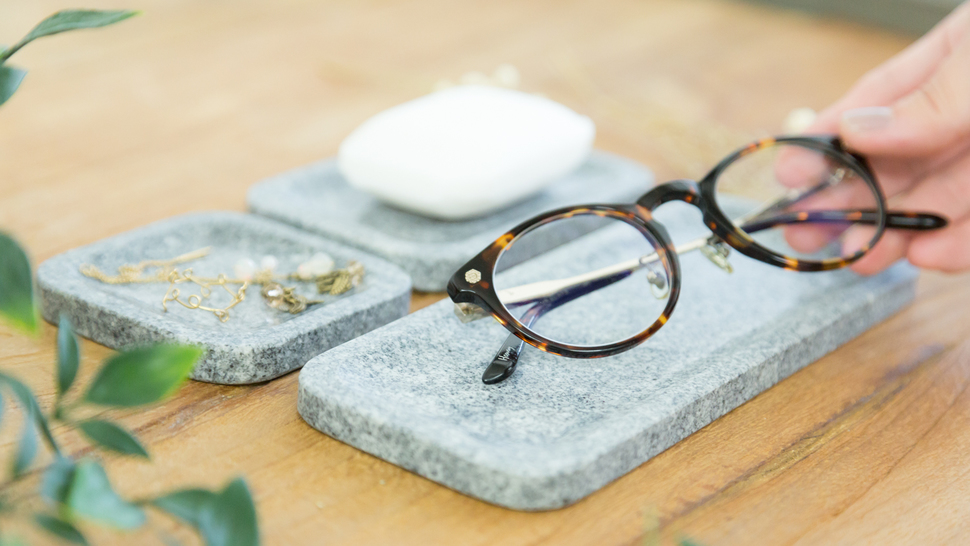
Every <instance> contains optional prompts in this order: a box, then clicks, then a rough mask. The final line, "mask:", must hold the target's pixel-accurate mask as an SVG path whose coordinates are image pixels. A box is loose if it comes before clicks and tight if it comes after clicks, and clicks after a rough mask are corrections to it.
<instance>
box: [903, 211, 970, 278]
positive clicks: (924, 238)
mask: <svg viewBox="0 0 970 546" xmlns="http://www.w3.org/2000/svg"><path fill="white" fill-rule="evenodd" d="M906 257H907V258H909V261H910V263H912V264H913V265H915V266H917V267H923V268H926V269H937V270H939V271H948V272H956V271H966V270H967V269H970V219H965V220H963V221H962V222H960V223H957V224H954V225H951V226H950V227H948V228H946V229H943V230H940V231H933V232H928V233H922V234H920V235H918V236H917V237H914V238H913V240H912V242H911V243H910V245H909V251H908V252H907V254H906Z"/></svg>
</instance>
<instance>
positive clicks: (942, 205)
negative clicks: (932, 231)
mask: <svg viewBox="0 0 970 546" xmlns="http://www.w3.org/2000/svg"><path fill="white" fill-rule="evenodd" d="M891 208H894V209H900V210H908V211H914V212H935V213H937V214H942V215H943V216H946V217H947V218H948V219H949V220H950V221H951V222H960V221H962V220H964V219H966V218H970V153H967V154H964V155H963V156H961V157H959V158H958V159H956V160H955V161H953V162H952V163H950V164H948V165H947V166H946V167H945V168H943V169H942V170H939V171H937V172H935V173H933V174H931V175H929V176H927V177H925V178H924V179H922V180H921V181H920V182H919V183H917V184H916V185H915V186H914V187H913V188H912V189H911V190H909V191H907V192H906V193H903V194H901V195H899V196H898V197H897V198H895V199H894V200H893V202H892V206H891Z"/></svg>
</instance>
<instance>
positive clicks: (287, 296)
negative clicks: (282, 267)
mask: <svg viewBox="0 0 970 546" xmlns="http://www.w3.org/2000/svg"><path fill="white" fill-rule="evenodd" d="M262 294H263V297H264V298H266V304H267V305H269V306H270V307H272V308H273V309H279V310H280V311H286V312H287V313H290V314H291V315H296V314H297V313H302V312H303V311H304V310H305V309H306V308H307V306H308V305H315V304H317V303H323V300H308V299H307V298H305V297H303V296H301V295H299V294H297V293H296V288H293V287H290V288H287V287H285V286H283V285H282V284H280V283H278V282H271V283H267V284H264V285H263V290H262Z"/></svg>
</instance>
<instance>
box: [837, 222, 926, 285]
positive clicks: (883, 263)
mask: <svg viewBox="0 0 970 546" xmlns="http://www.w3.org/2000/svg"><path fill="white" fill-rule="evenodd" d="M857 227H858V228H860V229H856V228H857ZM857 227H853V228H852V229H850V230H849V233H847V234H846V238H845V243H844V245H845V248H846V249H847V250H846V253H848V252H849V249H858V248H860V247H862V245H864V244H866V243H868V242H869V240H871V239H872V236H873V234H872V231H871V228H870V229H865V228H864V227H863V226H857ZM912 239H913V233H912V232H907V231H895V230H893V231H888V230H887V231H886V232H885V233H883V235H882V237H881V238H880V239H879V242H877V243H876V245H875V246H873V247H872V250H870V251H869V252H867V253H866V255H865V256H863V257H862V258H860V259H859V261H857V262H856V263H854V264H852V270H853V271H855V272H856V273H858V274H860V275H875V274H876V273H879V272H880V271H882V270H883V269H886V268H887V267H889V266H890V265H892V264H893V263H895V262H896V261H897V260H900V259H902V258H903V257H905V256H906V253H907V252H908V251H909V245H910V241H911V240H912Z"/></svg>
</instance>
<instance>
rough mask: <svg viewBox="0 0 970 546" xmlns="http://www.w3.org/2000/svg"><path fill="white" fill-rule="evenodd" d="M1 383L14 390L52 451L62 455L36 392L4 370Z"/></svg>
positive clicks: (25, 411) (0, 374)
mask: <svg viewBox="0 0 970 546" xmlns="http://www.w3.org/2000/svg"><path fill="white" fill-rule="evenodd" d="M0 385H6V386H7V387H9V388H10V390H11V391H13V393H14V395H16V397H17V399H18V400H19V401H20V406H21V407H23V408H24V415H33V418H34V422H35V423H36V424H37V428H39V429H40V432H41V434H43V436H44V440H46V442H47V445H48V446H49V447H50V448H51V451H53V452H54V453H55V454H58V455H60V453H61V450H60V448H59V447H58V445H57V441H55V440H54V435H53V434H51V429H50V427H49V426H48V425H47V419H46V418H45V417H44V414H43V413H41V411H40V406H39V405H38V404H37V400H36V399H35V398H34V393H33V392H31V391H30V388H29V387H27V385H24V384H23V383H21V382H20V380H18V379H16V378H14V377H11V376H9V375H7V374H5V373H3V372H0ZM28 408H29V410H28Z"/></svg>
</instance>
